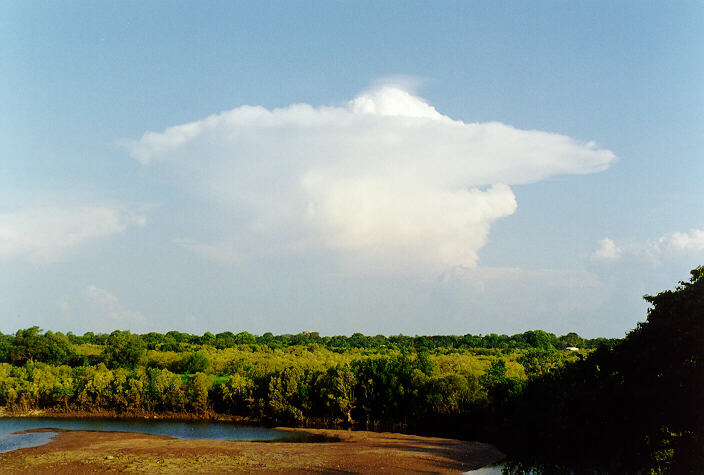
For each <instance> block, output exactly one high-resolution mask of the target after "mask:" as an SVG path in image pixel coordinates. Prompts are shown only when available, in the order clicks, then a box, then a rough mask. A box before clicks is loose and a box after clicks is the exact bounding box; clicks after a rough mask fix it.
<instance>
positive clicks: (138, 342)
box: [103, 330, 146, 368]
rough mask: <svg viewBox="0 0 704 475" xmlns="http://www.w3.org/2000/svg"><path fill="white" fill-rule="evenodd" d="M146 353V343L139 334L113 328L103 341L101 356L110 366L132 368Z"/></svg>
mask: <svg viewBox="0 0 704 475" xmlns="http://www.w3.org/2000/svg"><path fill="white" fill-rule="evenodd" d="M145 353H146V345H145V344H144V341H143V340H142V339H141V338H140V337H139V335H133V334H132V333H130V332H129V331H120V330H115V331H114V332H112V333H111V334H110V336H109V337H108V339H107V341H106V342H105V348H104V349H103V358H104V359H105V363H106V364H107V365H108V366H109V367H111V368H118V367H124V368H134V367H135V366H137V365H139V363H140V362H141V361H142V358H143V357H144V355H145Z"/></svg>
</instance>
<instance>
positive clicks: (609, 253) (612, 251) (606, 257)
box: [591, 238, 623, 261]
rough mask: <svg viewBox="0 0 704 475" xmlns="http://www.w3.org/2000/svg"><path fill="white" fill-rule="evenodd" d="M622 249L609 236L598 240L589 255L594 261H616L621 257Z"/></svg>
mask: <svg viewBox="0 0 704 475" xmlns="http://www.w3.org/2000/svg"><path fill="white" fill-rule="evenodd" d="M622 253H623V251H622V250H621V249H620V248H619V247H618V246H617V245H616V244H615V243H614V242H613V241H612V240H611V239H609V238H604V239H602V240H601V241H599V247H598V248H597V250H596V251H594V252H593V253H592V255H591V259H592V260H595V261H617V260H619V259H621V256H622Z"/></svg>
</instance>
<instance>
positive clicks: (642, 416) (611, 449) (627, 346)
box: [492, 267, 704, 473]
mask: <svg viewBox="0 0 704 475" xmlns="http://www.w3.org/2000/svg"><path fill="white" fill-rule="evenodd" d="M645 299H646V300H647V301H648V302H649V303H650V304H651V305H652V307H651V308H650V310H649V311H648V318H647V321H646V322H644V323H640V324H639V325H638V327H637V328H636V329H635V330H633V331H632V332H631V333H629V334H628V336H627V337H626V338H625V339H624V340H623V341H622V342H621V343H619V344H618V345H615V346H614V347H612V348H609V347H608V346H603V347H601V348H600V349H599V350H597V351H596V352H594V353H593V354H592V355H590V356H589V357H588V358H586V359H584V360H582V361H578V362H577V363H575V364H572V365H566V366H563V367H561V368H559V369H557V370H555V371H552V372H548V373H547V374H543V375H542V376H539V377H536V378H534V379H533V380H531V381H530V382H529V384H528V385H527V387H526V389H525V391H524V392H523V394H521V396H520V397H516V398H514V399H513V400H512V401H511V403H510V404H509V405H507V407H505V408H504V410H503V411H500V412H499V413H498V415H497V420H495V421H494V422H493V424H492V427H495V428H496V430H497V433H496V434H495V435H494V437H495V440H497V441H499V443H500V444H502V445H503V446H504V447H505V448H506V449H507V450H509V451H510V452H512V453H514V454H523V455H524V456H529V457H535V458H536V459H537V461H538V462H544V461H546V460H551V461H553V462H558V463H560V462H561V463H563V464H577V465H582V466H586V467H594V468H597V469H608V470H612V471H616V472H635V471H644V470H654V471H665V472H673V473H703V472H704V411H703V410H702V401H704V343H703V342H704V268H702V267H700V268H698V269H695V270H693V271H692V278H691V280H690V281H689V282H681V283H680V285H679V286H678V287H677V288H676V289H675V290H674V291H665V292H662V293H660V294H658V295H656V296H646V297H645ZM506 421H510V422H506ZM504 422H505V423H504Z"/></svg>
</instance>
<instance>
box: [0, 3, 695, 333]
mask: <svg viewBox="0 0 704 475" xmlns="http://www.w3.org/2000/svg"><path fill="white" fill-rule="evenodd" d="M702 31H704V7H702V4H701V3H700V2H651V3H649V4H644V3H643V2H531V3H528V2H503V3H502V2H443V3H437V2H288V3H286V2H270V3H264V2H120V3H118V2H114V3H108V2H104V3H100V2H98V3H96V2H67V3H50V4H46V3H40V2H4V3H3V4H2V5H1V6H0V65H1V66H0V68H1V70H2V74H1V75H0V77H1V79H0V104H2V114H0V279H1V280H0V315H2V317H1V318H0V331H3V332H11V331H14V330H16V329H17V328H23V327H28V326H31V325H34V324H38V325H40V326H42V327H43V328H46V329H53V330H62V331H69V330H71V331H74V332H77V333H82V332H84V331H87V330H100V331H109V330H112V329H114V328H127V329H131V330H133V331H138V332H143V331H150V330H157V331H167V330H171V329H179V330H183V331H192V332H197V333H202V332H204V331H206V330H211V331H214V330H217V331H219V330H224V329H229V330H233V331H240V330H248V331H252V332H255V333H263V332H266V331H273V332H275V333H276V332H297V331H302V330H318V331H320V332H321V333H323V334H339V333H347V334H350V333H352V332H354V331H362V332H364V333H369V334H376V333H384V334H397V333H406V334H416V333H417V334H433V333H456V334H464V333H489V332H498V333H504V332H505V333H515V332H519V331H524V330H527V329H535V328H542V329H545V330H548V331H552V332H555V333H558V334H560V333H566V332H568V331H572V330H575V331H578V332H579V333H581V334H584V335H586V336H622V335H623V334H624V332H626V331H628V330H629V329H630V328H632V327H633V326H634V325H635V323H636V322H637V321H639V320H643V319H644V317H645V310H646V306H645V304H644V303H643V302H642V300H641V297H642V295H643V294H646V293H654V292H658V291H660V290H663V289H665V288H670V287H672V286H673V285H674V284H675V283H676V282H677V281H678V280H681V279H685V278H687V276H688V274H687V272H688V270H689V269H691V268H693V267H695V266H696V265H699V264H702V263H704V231H702V230H703V229H704V211H703V210H704V206H702V205H704V195H703V193H702V191H701V189H702V186H701V185H702V183H704V165H703V163H704V161H703V160H702V152H704V143H703V141H704V134H703V133H702V132H703V129H704V88H703V87H702V84H704V61H703V60H704V35H703V34H702V33H701V32H702ZM247 106H249V107H247Z"/></svg>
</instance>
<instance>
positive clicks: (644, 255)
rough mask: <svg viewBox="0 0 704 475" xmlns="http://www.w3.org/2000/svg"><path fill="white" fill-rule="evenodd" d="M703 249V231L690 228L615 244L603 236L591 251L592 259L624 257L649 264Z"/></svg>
mask: <svg viewBox="0 0 704 475" xmlns="http://www.w3.org/2000/svg"><path fill="white" fill-rule="evenodd" d="M702 251H704V231H703V230H701V229H692V230H690V231H689V232H688V233H682V232H672V233H667V234H665V235H663V236H661V237H660V238H658V239H657V240H655V241H647V242H637V243H630V244H624V245H621V246H617V245H616V243H615V242H614V241H612V240H611V239H609V238H604V239H602V240H600V241H599V247H598V248H597V249H596V250H595V251H594V252H593V253H592V255H591V259H592V260H593V261H615V260H619V259H622V258H624V257H629V258H630V259H632V260H633V259H636V260H641V261H644V262H649V263H651V264H662V261H663V260H668V259H673V258H685V257H687V256H691V255H692V254H696V253H699V252H702Z"/></svg>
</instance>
